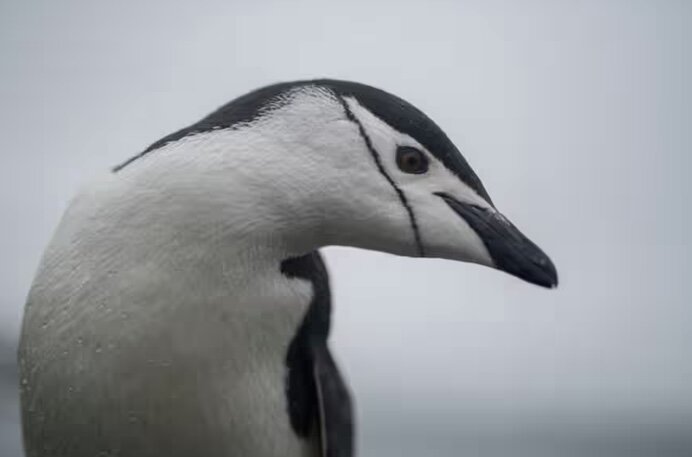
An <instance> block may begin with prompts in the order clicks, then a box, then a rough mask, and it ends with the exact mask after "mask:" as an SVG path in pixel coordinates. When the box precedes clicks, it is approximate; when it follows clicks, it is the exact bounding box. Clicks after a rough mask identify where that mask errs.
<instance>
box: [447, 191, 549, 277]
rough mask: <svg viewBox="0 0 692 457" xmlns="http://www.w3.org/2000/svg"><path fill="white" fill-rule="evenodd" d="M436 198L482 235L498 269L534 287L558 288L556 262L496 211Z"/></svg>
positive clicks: (448, 197)
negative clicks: (534, 285) (441, 200)
mask: <svg viewBox="0 0 692 457" xmlns="http://www.w3.org/2000/svg"><path fill="white" fill-rule="evenodd" d="M435 195H437V196H438V197H440V198H442V199H443V200H444V201H445V202H446V203H447V204H448V205H449V206H450V208H452V210H453V211H454V212H455V213H457V214H458V215H459V216H461V217H462V218H463V219H464V220H465V221H466V222H467V223H468V224H469V226H470V227H471V229H473V230H474V231H475V232H476V233H477V234H478V236H479V237H480V238H481V240H482V241H483V244H484V245H485V247H486V249H487V250H488V253H489V254H490V257H491V258H492V260H493V263H494V266H495V267H496V268H497V269H499V270H502V271H505V272H506V273H509V274H511V275H513V276H516V277H518V278H521V279H523V280H524V281H527V282H530V283H532V284H536V285H539V286H543V287H548V288H553V287H557V282H558V281H557V271H556V270H555V265H553V262H551V260H550V259H549V258H548V256H547V255H546V254H545V253H544V252H543V251H542V250H541V249H540V248H539V247H538V246H536V245H535V244H534V243H533V242H532V241H531V240H529V239H528V238H526V236H524V234H522V233H521V232H520V231H519V229H517V228H516V227H515V226H514V225H513V224H512V223H511V222H509V221H508V220H507V219H506V218H505V217H504V216H503V215H502V214H500V213H499V212H497V211H495V210H494V209H493V208H483V207H480V206H477V205H473V204H469V203H462V202H460V201H458V200H456V199H455V198H453V197H452V196H450V195H448V194H445V193H441V192H440V193H436V194H435Z"/></svg>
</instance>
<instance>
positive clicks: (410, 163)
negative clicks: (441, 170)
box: [396, 146, 428, 175]
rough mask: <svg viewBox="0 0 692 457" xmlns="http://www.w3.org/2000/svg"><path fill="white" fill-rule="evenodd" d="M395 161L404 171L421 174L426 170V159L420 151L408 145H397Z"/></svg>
mask: <svg viewBox="0 0 692 457" xmlns="http://www.w3.org/2000/svg"><path fill="white" fill-rule="evenodd" d="M396 162H397V165H398V166H399V169H401V171H403V172H404V173H410V174H417V175H419V174H423V173H425V172H426V171H428V159H427V158H426V157H425V154H423V153H422V152H421V151H419V150H418V149H416V148H413V147H410V146H399V148H398V149H397V151H396Z"/></svg>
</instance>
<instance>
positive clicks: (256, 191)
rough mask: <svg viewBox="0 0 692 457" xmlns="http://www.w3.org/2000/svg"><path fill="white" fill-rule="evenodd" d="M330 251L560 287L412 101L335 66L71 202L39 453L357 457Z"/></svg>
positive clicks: (48, 292) (24, 346) (28, 410)
mask: <svg viewBox="0 0 692 457" xmlns="http://www.w3.org/2000/svg"><path fill="white" fill-rule="evenodd" d="M329 245H341V246H354V247H359V248H365V249H372V250H378V251H384V252H388V253H393V254H397V255H403V256H412V257H436V258H445V259H453V260H459V261H465V262H473V263H477V264H481V265H485V266H489V267H492V268H496V269H499V270H503V271H505V272H507V273H509V274H512V275H515V276H517V277H519V278H521V279H524V280H526V281H529V282H532V283H535V284H538V285H541V286H545V287H554V286H556V285H557V273H556V270H555V267H554V266H553V264H552V262H551V261H550V260H549V258H548V257H547V256H546V255H545V254H544V253H543V252H542V251H541V250H540V249H539V248H538V247H537V246H536V245H535V244H533V243H532V242H531V241H529V240H528V239H527V238H526V237H525V236H524V235H522V234H521V232H520V231H519V230H517V229H516V227H514V226H513V225H512V224H511V223H510V222H509V221H508V220H507V219H506V218H505V217H504V216H502V214H501V213H500V212H498V210H497V209H496V208H495V206H494V204H493V202H492V200H491V199H490V197H489V195H488V193H487V192H486V190H485V188H484V187H483V184H482V183H481V181H480V179H479V178H478V176H477V175H476V174H475V173H474V171H473V170H472V169H471V167H470V166H469V164H468V163H467V162H466V160H465V159H464V158H463V156H462V155H461V154H460V152H459V151H458V149H457V148H456V147H455V146H454V144H453V143H452V142H451V141H450V139H449V138H448V137H447V136H446V135H445V134H444V132H442V130H441V129H440V128H439V127H438V126H437V125H436V124H435V123H434V122H433V121H432V120H430V119H429V118H428V117H427V116H426V115H425V114H423V113H422V112H421V111H420V110H418V109H416V108H415V107H413V106H412V105H411V104H409V103H407V102H406V101H404V100H402V99H400V98H398V97H396V96H394V95H391V94H389V93H387V92H384V91H382V90H379V89H376V88H373V87H370V86H366V85H363V84H359V83H353V82H347V81H337V80H313V81H299V82H291V83H282V84H276V85H272V86H268V87H265V88H262V89H258V90H256V91H254V92H251V93H249V94H246V95H244V96H242V97H240V98H238V99H236V100H234V101H232V102H230V103H228V104H227V105H224V106H223V107H221V108H220V109H218V110H217V111H215V112H213V113H212V114H210V115H209V116H207V117H205V118H204V119H202V120H201V121H199V122H197V123H195V124H193V125H191V126H190V127H187V128H184V129H182V130H180V131H178V132H175V133H173V134H171V135H168V136H166V137H164V138H163V139H161V140H159V141H157V142H155V143H154V144H152V145H151V146H150V147H148V148H147V149H145V150H144V151H143V152H142V153H140V154H138V155H136V156H134V157H132V158H131V159H128V160H126V161H124V162H122V163H121V164H119V165H117V166H115V167H114V168H113V169H112V170H111V171H110V172H109V173H108V174H107V175H106V176H104V177H102V178H101V179H99V180H97V181H95V182H94V183H92V184H90V185H88V186H86V187H85V188H84V189H82V190H81V192H79V193H78V195H77V196H76V197H75V198H74V200H73V201H72V202H71V203H70V205H69V207H68V209H67V211H66V213H65V215H64V217H63V219H62V221H61V223H60V225H59V227H58V229H57V231H56V233H55V235H54V237H53V239H52V241H51V243H50V244H49V246H48V248H47V249H46V252H45V254H44V257H43V259H42V262H41V264H40V267H39V270H38V273H37V275H36V279H35V281H34V283H33V286H32V288H31V291H30V294H29V297H28V300H27V304H26V310H25V316H24V322H23V329H22V340H21V344H20V351H19V361H20V371H21V405H22V418H23V431H24V440H25V447H26V452H27V456H28V457H98V456H123V457H149V456H151V457H154V456H156V457H160V456H166V457H176V456H181V457H191V456H205V457H222V456H223V457H275V456H283V457H292V456H304V457H317V456H319V457H351V456H352V455H353V453H354V432H353V425H354V424H353V412H352V407H351V400H350V396H349V393H348V388H347V387H346V385H345V383H344V381H343V378H342V377H341V376H340V374H339V371H338V369H337V366H336V364H335V363H334V360H333V359H332V356H331V355H330V352H329V349H328V346H327V339H328V336H329V325H330V308H331V303H330V292H329V284H328V275H327V271H326V269H325V266H324V264H323V262H322V260H321V257H320V254H319V252H318V249H319V248H322V247H324V246H329Z"/></svg>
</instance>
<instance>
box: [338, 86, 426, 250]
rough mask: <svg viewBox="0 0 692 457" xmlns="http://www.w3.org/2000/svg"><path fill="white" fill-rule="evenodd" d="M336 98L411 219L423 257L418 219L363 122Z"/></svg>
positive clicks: (342, 101)
mask: <svg viewBox="0 0 692 457" xmlns="http://www.w3.org/2000/svg"><path fill="white" fill-rule="evenodd" d="M337 98H338V99H339V102H341V105H342V106H343V107H344V111H345V113H346V118H347V119H348V120H349V121H351V122H353V123H354V124H356V126H358V132H359V133H360V136H361V137H362V138H363V141H364V142H365V146H366V147H367V148H368V151H370V155H372V158H373V160H374V161H375V165H376V166H377V169H378V170H379V172H380V174H381V175H382V176H384V178H385V179H386V180H387V182H388V183H389V185H391V186H392V188H393V189H394V191H395V192H396V194H397V195H398V196H399V200H400V201H401V204H402V205H404V208H406V212H407V213H408V218H409V220H410V221H411V229H412V230H413V238H414V241H415V243H416V251H417V254H418V255H419V256H420V257H425V249H423V242H422V241H421V236H420V230H419V228H418V221H417V220H416V215H415V213H414V212H413V208H412V207H411V204H410V203H409V201H408V198H406V194H405V193H404V191H403V190H401V188H399V186H397V185H396V183H395V182H394V180H393V179H392V177H391V176H389V174H387V171H386V170H385V169H384V166H383V165H382V159H381V158H380V155H379V154H378V153H377V150H376V149H375V147H374V146H373V145H372V141H370V137H369V136H368V134H367V132H366V131H365V128H364V127H363V124H361V122H360V121H359V120H358V118H357V117H356V116H355V115H354V114H353V111H351V108H350V107H349V106H348V103H347V102H346V100H344V98H343V97H341V96H339V95H337Z"/></svg>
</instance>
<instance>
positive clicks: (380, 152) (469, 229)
mask: <svg viewBox="0 0 692 457" xmlns="http://www.w3.org/2000/svg"><path fill="white" fill-rule="evenodd" d="M322 84H324V85H325V86H326V87H328V88H330V89H331V90H332V91H333V92H334V93H335V94H336V96H337V97H338V98H339V100H340V102H341V104H342V107H343V109H344V112H345V115H346V118H347V119H348V120H349V121H350V122H351V123H352V124H354V126H355V130H357V135H358V137H359V138H358V141H357V142H356V143H357V144H360V154H359V155H360V156H361V157H362V156H366V160H365V163H366V164H367V165H368V167H369V168H370V172H369V173H368V172H363V174H367V175H369V176H370V179H369V180H368V183H364V182H359V183H357V185H358V187H355V188H352V189H351V192H349V193H344V196H343V198H348V196H349V194H350V195H353V194H354V193H356V194H360V195H363V194H366V196H367V198H361V199H359V200H363V201H361V202H359V209H358V210H356V211H354V212H353V214H351V217H352V219H351V221H349V220H342V221H341V224H342V225H341V232H342V233H357V234H359V235H360V242H353V241H351V242H349V243H345V244H358V245H360V246H361V247H368V248H375V249H379V250H387V251H389V252H394V253H396V254H403V255H413V256H420V257H434V258H444V259H451V260H459V261H466V262H472V263H477V264H481V265H485V266H489V267H492V268H496V269H499V270H502V271H505V272H507V273H509V274H511V275H514V276H516V277H519V278H521V279H523V280H525V281H528V282H530V283H533V284H537V285H540V286H543V287H549V288H552V287H555V286H557V282H558V279H557V272H556V269H555V267H554V265H553V263H552V262H551V260H550V259H549V257H548V256H547V255H546V254H545V253H544V252H543V251H542V250H541V249H540V248H539V247H538V246H537V245H536V244H534V243H533V242H532V241H531V240H529V239H528V238H527V237H526V236H525V235H523V234H522V232H521V231H519V229H517V228H516V227H515V226H514V225H513V224H512V223H511V222H510V221H509V220H508V219H507V218H506V217H505V216H503V215H502V213H501V212H499V211H498V210H497V209H496V207H495V205H494V204H493V201H492V200H491V198H490V196H489V195H488V192H487V191H486V189H485V187H484V186H483V184H482V182H481V180H480V179H479V178H478V176H477V175H476V173H475V172H474V171H473V169H472V168H471V167H470V165H469V164H468V162H467V161H466V160H465V158H464V157H463V156H462V154H461V153H460V151H459V150H458V149H457V148H456V146H455V145H454V143H453V142H452V141H451V140H450V139H449V138H448V137H447V135H446V134H445V133H444V132H443V131H442V129H440V127H438V126H437V125H436V124H435V122H433V121H432V120H431V119H430V118H429V117H428V116H426V115H425V114H424V113H423V112H422V111H420V110H419V109H417V108H415V107H414V106H413V105H411V104H410V103H408V102H406V101H405V100H402V99H401V98H399V97H397V96H394V95H392V94H389V93H387V92H384V91H382V90H379V89H375V88H372V87H369V86H365V85H362V84H356V83H346V82H340V81H338V82H335V81H327V82H323V83H322ZM356 147H358V146H356ZM351 153H353V152H351ZM359 168H360V167H359ZM373 182H376V184H377V185H373V184H372V183H373ZM354 185H356V184H354ZM368 205H369V207H368ZM366 207H367V210H368V211H367V217H362V214H363V208H366ZM356 213H357V214H356ZM356 224H357V225H358V226H359V227H354V225H356ZM364 228H365V231H364V230H363V229H364ZM373 244H374V245H373ZM383 246H384V247H385V249H382V248H383Z"/></svg>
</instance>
